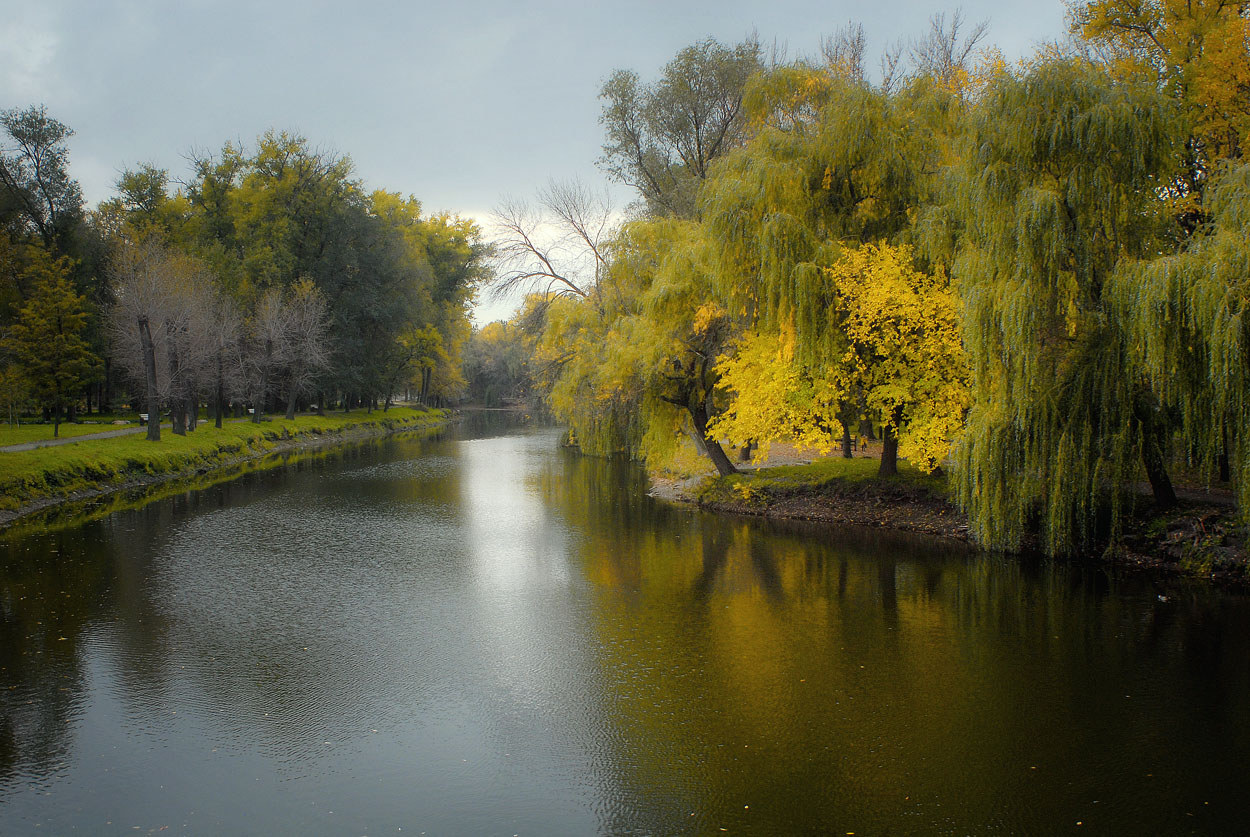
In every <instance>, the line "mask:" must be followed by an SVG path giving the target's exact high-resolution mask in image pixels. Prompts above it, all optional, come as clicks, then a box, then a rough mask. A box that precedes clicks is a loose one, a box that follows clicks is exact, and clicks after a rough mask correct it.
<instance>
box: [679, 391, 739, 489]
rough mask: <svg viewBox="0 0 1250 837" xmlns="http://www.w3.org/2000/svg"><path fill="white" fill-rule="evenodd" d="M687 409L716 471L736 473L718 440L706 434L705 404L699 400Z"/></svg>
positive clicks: (722, 473)
mask: <svg viewBox="0 0 1250 837" xmlns="http://www.w3.org/2000/svg"><path fill="white" fill-rule="evenodd" d="M687 409H689V411H690V419H691V421H693V422H694V428H695V430H697V431H698V433H699V436H700V437H701V438H702V439H703V444H704V445H705V446H706V447H707V455H708V457H710V458H711V460H712V464H713V465H715V466H716V472H717V473H718V474H720V475H721V476H722V477H724V476H728V475H729V474H736V473H738V469H737V468H735V467H734V464H733V463H732V462H730V461H729V457H728V456H726V455H725V451H724V449H723V448H721V446H720V442H718V441H716V440H715V439H712V438H710V437H709V436H708V435H707V406H706V405H705V404H703V403H701V402H700V403H698V404H696V405H694V406H692V407H689V408H687Z"/></svg>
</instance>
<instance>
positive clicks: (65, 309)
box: [5, 248, 100, 436]
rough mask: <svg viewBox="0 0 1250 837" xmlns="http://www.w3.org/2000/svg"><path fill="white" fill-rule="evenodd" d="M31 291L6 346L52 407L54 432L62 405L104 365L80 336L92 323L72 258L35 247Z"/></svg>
mask: <svg viewBox="0 0 1250 837" xmlns="http://www.w3.org/2000/svg"><path fill="white" fill-rule="evenodd" d="M28 262H29V264H30V265H31V267H30V271H31V273H32V280H33V281H32V286H33V287H32V292H31V296H30V298H29V299H28V300H27V302H26V304H25V305H24V306H23V307H22V308H21V310H20V311H19V312H18V318H17V322H15V323H14V324H13V326H12V327H11V328H10V329H9V334H8V336H7V338H6V340H5V344H6V348H7V349H8V350H9V351H10V352H12V354H13V356H14V357H15V358H16V360H17V362H18V363H19V364H20V365H21V368H22V371H23V373H24V375H25V377H26V378H27V379H28V380H29V381H30V385H31V389H32V391H33V393H34V395H35V397H36V399H38V400H39V401H40V402H41V403H43V404H44V405H46V406H47V407H49V408H50V409H51V411H52V420H53V428H52V435H53V436H58V435H59V434H60V428H61V409H62V408H64V407H66V406H69V405H70V404H74V403H77V401H78V399H79V397H80V394H81V392H82V388H83V386H85V384H86V382H87V381H89V380H90V379H91V376H92V375H93V374H94V373H95V371H96V368H97V367H98V365H99V362H100V361H99V358H97V357H96V356H95V354H93V353H92V352H91V350H90V348H89V347H88V345H87V342H86V341H85V340H84V339H83V338H82V336H81V334H82V332H83V329H84V328H85V327H86V324H87V310H86V301H85V300H84V299H83V297H82V296H80V295H79V294H77V293H75V292H74V287H73V285H72V284H71V282H70V280H69V275H70V271H71V266H70V263H69V259H68V258H67V257H64V256H62V257H61V258H59V259H53V258H52V256H50V255H48V254H47V253H46V252H45V251H43V250H42V249H37V248H32V252H31V253H30V255H29V257H28Z"/></svg>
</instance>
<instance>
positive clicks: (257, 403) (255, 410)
mask: <svg viewBox="0 0 1250 837" xmlns="http://www.w3.org/2000/svg"><path fill="white" fill-rule="evenodd" d="M272 359H273V341H272V340H266V341H265V363H264V365H263V366H262V367H261V371H260V392H259V393H257V395H256V398H254V399H253V402H254V403H253V404H252V424H260V420H261V419H262V418H263V417H264V415H265V398H266V397H267V396H268V394H269V363H270V361H271V360H272Z"/></svg>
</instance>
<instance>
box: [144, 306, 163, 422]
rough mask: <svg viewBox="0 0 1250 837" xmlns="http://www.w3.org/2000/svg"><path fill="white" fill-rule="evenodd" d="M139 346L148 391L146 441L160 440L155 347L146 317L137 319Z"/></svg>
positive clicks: (159, 410) (159, 409)
mask: <svg viewBox="0 0 1250 837" xmlns="http://www.w3.org/2000/svg"><path fill="white" fill-rule="evenodd" d="M139 344H140V345H141V346H142V347H143V371H144V375H145V377H146V378H147V381H146V383H147V390H148V393H147V395H148V399H147V400H148V441H149V442H159V441H160V440H161V398H160V395H159V394H158V393H157V391H156V346H155V345H153V343H152V329H151V328H150V327H149V325H148V318H147V317H140V318H139Z"/></svg>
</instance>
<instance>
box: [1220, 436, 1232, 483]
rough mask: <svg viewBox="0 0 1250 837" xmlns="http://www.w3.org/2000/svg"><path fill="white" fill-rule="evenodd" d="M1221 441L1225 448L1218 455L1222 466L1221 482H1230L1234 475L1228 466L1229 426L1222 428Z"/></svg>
mask: <svg viewBox="0 0 1250 837" xmlns="http://www.w3.org/2000/svg"><path fill="white" fill-rule="evenodd" d="M1220 442H1221V444H1222V448H1223V449H1222V451H1221V452H1220V455H1219V456H1218V457H1217V464H1218V465H1219V468H1220V482H1228V481H1230V480H1231V479H1232V478H1233V475H1232V472H1231V471H1230V470H1229V467H1228V428H1227V427H1221V428H1220Z"/></svg>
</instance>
